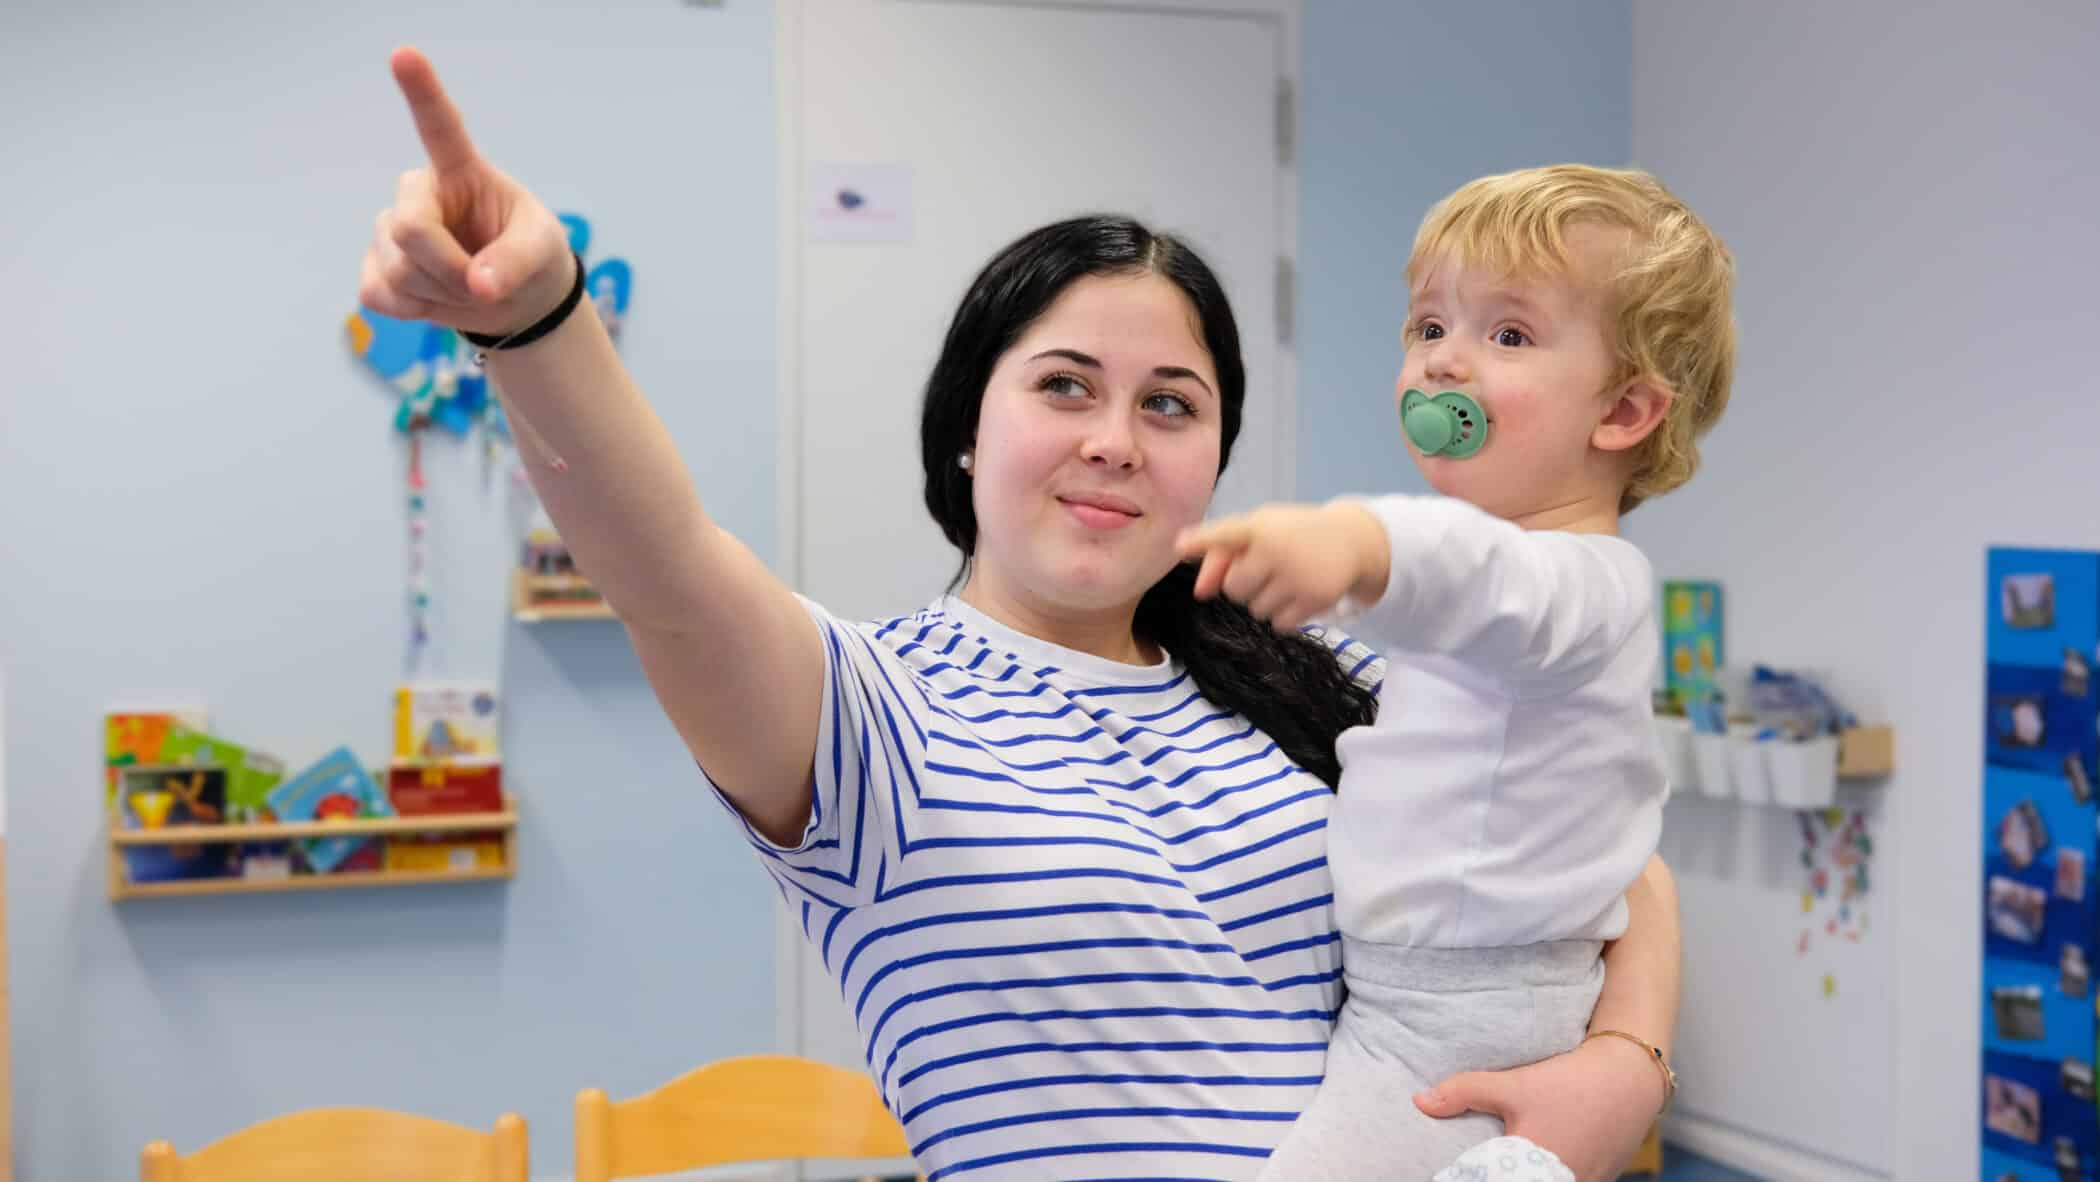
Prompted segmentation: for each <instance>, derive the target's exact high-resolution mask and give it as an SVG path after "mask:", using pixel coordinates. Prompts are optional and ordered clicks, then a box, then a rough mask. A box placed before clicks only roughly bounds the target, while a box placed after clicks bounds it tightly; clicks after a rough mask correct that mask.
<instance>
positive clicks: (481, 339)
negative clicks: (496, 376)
mask: <svg viewBox="0 0 2100 1182" xmlns="http://www.w3.org/2000/svg"><path fill="white" fill-rule="evenodd" d="M569 257H570V258H572V259H575V260H576V282H575V283H573V284H570V285H569V294H568V295H565V296H563V297H562V300H561V303H559V304H556V305H555V306H554V310H553V311H552V312H549V313H547V314H546V315H545V316H542V317H540V318H539V319H538V320H535V321H533V322H532V324H530V325H528V326H527V327H525V328H522V329H519V330H518V331H517V332H514V333H512V334H510V335H509V336H493V335H490V334H486V333H478V332H468V331H467V330H466V329H460V330H459V335H461V336H463V337H465V338H467V341H468V342H469V343H470V344H472V345H474V347H476V348H478V349H521V348H523V347H525V346H526V345H529V344H531V343H532V342H534V341H536V340H539V339H540V338H541V337H543V336H546V335H547V334H548V333H550V332H553V331H554V330H555V329H557V328H560V327H561V323H562V321H564V320H567V319H568V318H569V314H570V313H572V312H574V311H576V305H577V304H579V303H581V302H582V301H583V256H582V255H580V254H577V253H576V252H575V251H573V250H572V251H570V252H569ZM475 361H477V362H479V361H480V358H478V357H477V358H475Z"/></svg>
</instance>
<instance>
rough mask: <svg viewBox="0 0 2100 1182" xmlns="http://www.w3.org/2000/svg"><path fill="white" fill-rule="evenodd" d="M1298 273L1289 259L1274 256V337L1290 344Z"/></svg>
mask: <svg viewBox="0 0 2100 1182" xmlns="http://www.w3.org/2000/svg"><path fill="white" fill-rule="evenodd" d="M1297 299H1298V274H1297V270H1296V269H1295V268H1294V267H1292V266H1291V260H1289V259H1287V258H1284V257H1283V256H1281V255H1278V256H1277V258H1276V339H1277V341H1279V342H1281V343H1282V344H1286V345H1288V344H1290V343H1291V337H1292V335H1293V333H1294V330H1295V329H1296V328H1297V320H1298V317H1297V312H1296V307H1297Z"/></svg>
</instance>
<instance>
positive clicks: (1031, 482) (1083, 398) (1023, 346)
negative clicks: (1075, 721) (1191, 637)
mask: <svg viewBox="0 0 2100 1182" xmlns="http://www.w3.org/2000/svg"><path fill="white" fill-rule="evenodd" d="M1221 411H1222V403H1221V401H1220V398H1219V392H1218V377H1217V374H1216V372H1215V369H1214V367H1213V365H1212V361H1211V356H1210V352H1209V350H1207V349H1206V348H1205V347H1204V345H1203V334H1202V328H1201V324H1200V322H1199V320H1198V318H1197V315H1196V309H1195V306H1194V305H1193V304H1192V303H1190V302H1189V299H1188V297H1187V296H1186V295H1184V294H1183V293H1182V291H1181V289H1180V288H1178V287H1176V286H1175V285H1174V284H1173V283H1172V282H1170V281H1169V280H1167V279H1165V278H1162V277H1161V276H1159V275H1155V274H1152V273H1149V272H1147V273H1142V274H1133V275H1095V276H1088V277H1086V278H1083V279H1080V280H1077V281H1075V282H1074V283H1073V284H1072V285H1071V286H1070V287H1067V288H1066V289H1065V290H1064V291H1063V293H1062V294H1060V295H1059V296H1058V297H1057V299H1056V300H1055V301H1054V302H1052V303H1051V305H1050V306H1049V307H1048V308H1047V309H1045V310H1044V312H1043V314H1042V315H1041V316H1039V317H1037V318H1036V320H1035V322H1034V323H1033V324H1030V325H1029V326H1028V328H1027V329H1026V330H1025V331H1023V332H1022V334H1021V336H1020V338H1019V339H1018V340H1016V341H1015V342H1014V344H1013V347H1012V348H1009V349H1008V350H1007V351H1006V352H1005V353H1004V354H1002V355H1001V356H1000V358H999V361H998V364H997V365H996V366H995V367H994V368H993V370H992V376H991V380H990V381H989V382H987V383H986V385H985V390H984V403H983V406H982V408H981V409H980V412H979V417H978V424H977V438H976V440H975V441H974V444H973V445H972V448H971V477H972V480H971V485H972V490H971V491H972V500H973V503H974V505H975V508H976V513H977V553H976V556H975V559H974V562H973V565H972V570H971V576H970V582H971V588H972V590H973V591H974V592H976V593H979V594H987V595H990V596H993V597H996V598H998V599H1002V600H1004V601H1006V602H1009V603H1014V604H1017V605H1027V606H1028V607H1030V608H1032V609H1034V610H1036V611H1042V612H1052V613H1080V612H1101V611H1110V610H1128V609H1130V608H1133V607H1134V606H1135V605H1136V603H1137V600H1138V597H1139V596H1141V595H1143V594H1144V593H1145V591H1146V590H1147V589H1148V588H1150V587H1151V586H1152V584H1153V583H1155V582H1157V581H1158V580H1159V579H1160V577H1161V576H1162V575H1164V574H1166V572H1167V571H1168V570H1169V569H1171V568H1172V567H1173V565H1174V562H1175V558H1174V538H1175V535H1176V534H1178V533H1179V532H1180V531H1181V530H1182V529H1183V528H1184V527H1186V526H1190V525H1193V524H1195V523H1196V522H1198V521H1200V520H1202V518H1203V514H1204V511H1205V510H1206V509H1208V508H1209V506H1210V498H1211V492H1212V490H1213V489H1214V488H1215V487H1216V485H1217V480H1218V453H1219V446H1220V442H1221V439H1222V434H1221V424H1222V422H1223V416H1222V414H1221Z"/></svg>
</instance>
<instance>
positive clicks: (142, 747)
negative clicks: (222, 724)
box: [102, 706, 205, 804]
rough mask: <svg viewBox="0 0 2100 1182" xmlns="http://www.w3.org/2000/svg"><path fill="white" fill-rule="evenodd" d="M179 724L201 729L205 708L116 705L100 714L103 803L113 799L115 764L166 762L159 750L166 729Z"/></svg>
mask: <svg viewBox="0 0 2100 1182" xmlns="http://www.w3.org/2000/svg"><path fill="white" fill-rule="evenodd" d="M178 726H184V727H189V728H191V729H192V730H199V731H201V730H203V729H204V728H205V710H204V708H203V707H201V706H189V707H177V708H170V709H140V710H130V709H118V710H112V711H110V712H109V713H107V714H105V715H103V716H102V765H103V767H104V768H105V769H106V770H105V773H104V776H103V782H104V787H105V788H106V789H107V799H106V800H105V802H104V803H106V804H115V803H116V799H117V769H118V768H122V767H135V766H138V765H140V764H157V763H164V762H166V760H165V759H164V758H163V755H162V751H163V748H164V747H165V746H166V745H167V741H168V735H169V733H170V732H172V731H173V730H174V729H175V728H176V727H178Z"/></svg>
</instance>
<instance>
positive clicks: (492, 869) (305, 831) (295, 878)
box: [108, 796, 518, 900]
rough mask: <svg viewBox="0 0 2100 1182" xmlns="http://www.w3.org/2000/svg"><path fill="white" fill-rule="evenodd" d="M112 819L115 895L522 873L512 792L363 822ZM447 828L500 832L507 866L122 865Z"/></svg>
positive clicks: (319, 887) (320, 887)
mask: <svg viewBox="0 0 2100 1182" xmlns="http://www.w3.org/2000/svg"><path fill="white" fill-rule="evenodd" d="M108 824H109V897H110V898H111V899H113V900H123V899H162V898H175V897H181V896H189V895H243V894H261V893H267V892H273V891H329V890H349V889H352V888H356V887H381V886H413V885H419V884H429V883H454V882H490V881H494V880H499V879H508V878H511V877H513V876H514V875H515V873H516V871H517V841H516V836H517V827H518V810H517V803H516V801H514V800H512V799H511V798H510V797H508V796H506V797H505V798H504V809H503V811H502V812H498V813H446V814H433V815H430V816H420V817H366V818H360V819H358V820H343V821H299V822H287V823H269V824H256V825H167V826H163V827H161V828H159V829H131V828H125V827H123V826H122V825H121V823H120V822H119V821H118V820H117V817H116V815H115V813H114V812H112V813H111V815H110V817H109V821H108ZM448 833H500V834H501V835H502V844H503V857H502V861H501V863H500V864H498V865H492V866H490V865H480V864H478V863H477V864H476V865H472V866H464V867H460V868H458V869H444V870H388V869H377V870H351V871H338V872H335V873H331V874H298V875H285V876H282V877H259V878H233V877H226V878H187V879H176V880H172V881H168V882H133V881H131V875H130V872H129V870H128V869H127V867H126V865H125V862H124V851H125V850H126V849H133V848H137V847H139V846H164V845H229V844H234V843H240V842H275V841H288V840H291V839H293V838H302V837H418V836H426V835H441V834H448Z"/></svg>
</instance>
